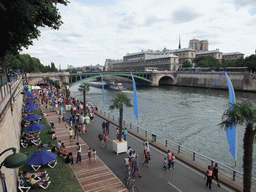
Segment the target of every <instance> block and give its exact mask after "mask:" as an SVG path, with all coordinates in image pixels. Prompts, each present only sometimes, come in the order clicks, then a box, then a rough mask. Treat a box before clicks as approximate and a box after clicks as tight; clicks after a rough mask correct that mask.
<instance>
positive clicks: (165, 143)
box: [165, 139, 167, 147]
mask: <svg viewBox="0 0 256 192" xmlns="http://www.w3.org/2000/svg"><path fill="white" fill-rule="evenodd" d="M165 147H167V139H166V140H165Z"/></svg>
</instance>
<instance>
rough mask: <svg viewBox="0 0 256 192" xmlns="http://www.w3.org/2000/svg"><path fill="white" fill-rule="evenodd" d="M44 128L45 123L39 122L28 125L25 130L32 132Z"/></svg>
mask: <svg viewBox="0 0 256 192" xmlns="http://www.w3.org/2000/svg"><path fill="white" fill-rule="evenodd" d="M43 128H44V125H42V124H39V123H32V124H30V125H28V126H27V127H25V129H24V130H25V131H31V132H34V131H39V130H41V129H43Z"/></svg>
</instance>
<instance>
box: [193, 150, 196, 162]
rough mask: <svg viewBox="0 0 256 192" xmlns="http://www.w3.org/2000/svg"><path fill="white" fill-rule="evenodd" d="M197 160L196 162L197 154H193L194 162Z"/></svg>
mask: <svg viewBox="0 0 256 192" xmlns="http://www.w3.org/2000/svg"><path fill="white" fill-rule="evenodd" d="M195 160H196V153H195V152H193V161H195Z"/></svg>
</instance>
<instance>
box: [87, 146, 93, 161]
mask: <svg viewBox="0 0 256 192" xmlns="http://www.w3.org/2000/svg"><path fill="white" fill-rule="evenodd" d="M88 157H89V162H91V158H92V150H91V148H89V149H88Z"/></svg>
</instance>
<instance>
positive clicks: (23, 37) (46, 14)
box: [0, 0, 69, 60]
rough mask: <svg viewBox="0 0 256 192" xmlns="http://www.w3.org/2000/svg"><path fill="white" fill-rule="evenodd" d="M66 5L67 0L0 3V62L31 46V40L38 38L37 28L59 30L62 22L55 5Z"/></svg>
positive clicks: (23, 0) (25, 0)
mask: <svg viewBox="0 0 256 192" xmlns="http://www.w3.org/2000/svg"><path fill="white" fill-rule="evenodd" d="M68 3H69V2H68V0H44V1H42V0H33V1H27V0H8V1H1V3H0V18H1V26H2V28H1V32H2V33H1V37H2V39H4V41H2V42H1V46H0V60H2V59H3V58H4V56H6V55H7V54H14V55H16V54H17V53H18V51H21V50H22V48H23V47H24V48H28V46H29V45H32V44H33V39H36V38H39V36H40V31H39V30H38V27H45V26H48V27H50V28H52V29H59V27H60V26H61V24H62V23H63V22H62V21H61V16H60V13H59V11H58V9H57V4H63V5H67V4H68Z"/></svg>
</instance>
